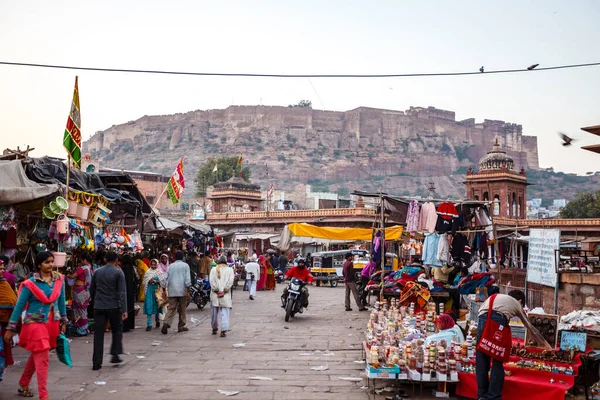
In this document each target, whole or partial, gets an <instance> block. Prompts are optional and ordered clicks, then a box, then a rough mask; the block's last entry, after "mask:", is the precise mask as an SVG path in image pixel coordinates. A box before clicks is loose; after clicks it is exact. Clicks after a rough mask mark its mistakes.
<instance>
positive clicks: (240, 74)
mask: <svg viewBox="0 0 600 400" xmlns="http://www.w3.org/2000/svg"><path fill="white" fill-rule="evenodd" d="M0 65H7V66H19V67H35V68H53V69H67V70H79V71H97V72H125V73H137V74H162V75H191V76H222V77H241V78H243V77H247V78H408V77H413V78H415V77H435V76H465V75H490V74H510V73H521V72H539V71H551V70H558V69H571V68H585V67H594V66H600V62H594V63H584V64H567V65H555V66H549V67H539V68H535V69H531V70H530V69H527V68H517V69H500V70H490V71H485V72H480V71H463V72H431V73H427V72H424V73H423V72H419V73H397V74H268V73H260V74H259V73H245V72H186V71H167V70H147V69H125V68H101V67H82V66H73V65H58V64H39V63H24V62H11V61H0Z"/></svg>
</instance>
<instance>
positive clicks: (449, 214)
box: [437, 201, 458, 221]
mask: <svg viewBox="0 0 600 400" xmlns="http://www.w3.org/2000/svg"><path fill="white" fill-rule="evenodd" d="M437 213H438V215H439V216H440V217H442V218H443V219H445V220H448V221H452V218H458V210H457V209H456V206H455V205H454V204H453V203H450V202H449V201H445V202H443V203H442V204H440V205H439V206H438V208H437Z"/></svg>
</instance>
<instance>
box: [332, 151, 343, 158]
mask: <svg viewBox="0 0 600 400" xmlns="http://www.w3.org/2000/svg"><path fill="white" fill-rule="evenodd" d="M341 154H342V152H341V151H339V150H334V151H333V156H334V157H335V158H338V157H339V156H340V155H341Z"/></svg>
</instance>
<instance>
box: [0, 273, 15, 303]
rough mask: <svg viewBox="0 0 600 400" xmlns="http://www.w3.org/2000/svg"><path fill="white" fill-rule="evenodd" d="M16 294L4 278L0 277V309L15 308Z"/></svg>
mask: <svg viewBox="0 0 600 400" xmlns="http://www.w3.org/2000/svg"><path fill="white" fill-rule="evenodd" d="M15 304H17V294H16V293H15V291H14V290H13V288H12V287H10V284H9V283H8V281H7V280H6V279H2V278H0V309H6V308H8V309H10V308H15Z"/></svg>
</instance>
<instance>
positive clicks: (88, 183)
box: [26, 157, 151, 212]
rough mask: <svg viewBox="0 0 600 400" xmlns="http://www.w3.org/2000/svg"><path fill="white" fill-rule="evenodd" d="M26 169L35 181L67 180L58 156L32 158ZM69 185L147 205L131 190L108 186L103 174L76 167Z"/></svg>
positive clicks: (123, 201) (122, 201)
mask: <svg viewBox="0 0 600 400" xmlns="http://www.w3.org/2000/svg"><path fill="white" fill-rule="evenodd" d="M26 171H27V176H28V177H29V178H30V179H32V180H33V181H35V182H39V183H45V184H48V183H50V184H56V183H62V184H63V185H65V184H66V182H67V166H66V165H65V163H64V162H62V161H61V160H59V159H56V158H51V157H42V158H32V159H31V162H30V163H29V164H27V169H26ZM109 175H110V174H109ZM112 175H114V174H112ZM119 175H125V174H119ZM69 187H70V188H71V189H75V190H79V191H82V192H86V193H94V194H100V195H102V196H103V197H104V198H106V199H107V200H108V201H110V202H111V203H117V204H130V205H132V206H135V207H138V208H141V207H143V206H146V204H145V200H140V199H138V198H136V197H134V196H133V195H132V194H131V193H130V192H129V191H126V190H119V189H115V188H109V187H106V185H105V184H104V183H103V181H102V179H101V175H99V174H91V173H86V172H83V171H80V170H78V169H75V168H71V175H70V177H69ZM136 190H137V189H136ZM146 208H148V210H144V211H145V212H150V211H151V209H150V208H149V206H147V207H146Z"/></svg>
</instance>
